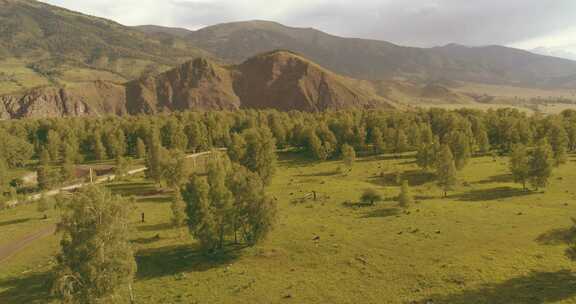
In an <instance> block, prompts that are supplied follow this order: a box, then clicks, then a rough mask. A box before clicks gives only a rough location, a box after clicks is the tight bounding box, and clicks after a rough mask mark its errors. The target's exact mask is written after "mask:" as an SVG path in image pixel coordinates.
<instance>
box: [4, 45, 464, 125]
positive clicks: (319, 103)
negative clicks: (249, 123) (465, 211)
mask: <svg viewBox="0 0 576 304" xmlns="http://www.w3.org/2000/svg"><path fill="white" fill-rule="evenodd" d="M411 100H418V101H420V102H426V103H431V104H434V103H441V102H443V101H444V100H450V102H453V103H471V102H473V101H472V99H471V98H469V97H467V96H465V95H462V94H459V93H455V92H452V91H451V90H449V89H447V88H444V87H441V86H440V85H434V86H433V85H432V84H430V85H428V86H419V85H417V84H414V83H410V82H406V81H403V82H400V81H392V80H390V81H379V82H371V81H367V80H358V79H353V78H350V77H346V76H342V75H339V74H336V73H334V72H332V71H330V70H327V69H325V68H323V67H321V66H320V65H318V64H316V63H314V62H312V61H310V60H308V59H306V58H305V57H303V56H301V55H299V54H296V53H294V52H290V51H282V50H277V51H273V52H268V53H264V54H260V55H257V56H254V57H252V58H249V59H248V60H246V61H244V62H243V63H241V64H238V65H221V64H219V63H217V62H215V61H213V60H210V59H206V58H197V59H195V60H192V61H189V62H186V63H184V64H182V65H180V66H178V67H176V68H174V69H171V70H169V71H166V72H163V73H160V74H158V75H156V76H145V77H141V78H139V79H137V80H133V81H129V82H127V83H125V84H121V85H119V84H115V83H111V82H105V81H95V82H88V83H84V84H82V85H79V86H75V87H68V88H58V87H43V88H38V89H34V90H31V91H28V92H24V93H19V94H8V95H3V96H0V119H10V118H21V117H54V116H56V117H60V116H85V115H94V116H101V115H107V114H113V115H125V114H152V113H160V112H172V111H184V110H235V109H239V108H250V109H267V108H272V109H278V110H283V111H288V110H300V111H310V112H314V111H325V110H339V109H347V108H380V109H386V108H388V109H392V108H395V109H401V108H405V107H406V105H407V104H409V103H410V101H411Z"/></svg>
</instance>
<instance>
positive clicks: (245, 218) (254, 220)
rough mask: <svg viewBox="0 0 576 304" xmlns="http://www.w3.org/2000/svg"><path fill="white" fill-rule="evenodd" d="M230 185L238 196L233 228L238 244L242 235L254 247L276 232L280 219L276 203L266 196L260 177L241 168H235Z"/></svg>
mask: <svg viewBox="0 0 576 304" xmlns="http://www.w3.org/2000/svg"><path fill="white" fill-rule="evenodd" d="M227 185H228V188H229V189H230V191H232V193H233V194H234V206H233V209H234V211H233V217H232V221H233V222H232V228H233V230H234V241H235V242H236V243H237V242H238V238H237V234H238V232H240V233H242V236H243V238H244V240H245V241H246V242H247V243H248V244H250V245H254V244H256V243H258V242H259V241H261V240H263V239H264V238H265V237H266V236H267V235H268V233H269V232H270V231H271V230H272V227H273V225H274V222H275V219H276V213H277V211H276V203H275V202H274V200H272V199H270V198H269V197H267V196H266V194H265V192H264V185H263V183H262V181H261V180H260V178H259V177H258V175H257V174H256V173H254V172H251V171H250V170H248V169H246V168H245V167H243V166H241V165H239V164H233V165H232V170H231V171H230V174H229V175H228V178H227Z"/></svg>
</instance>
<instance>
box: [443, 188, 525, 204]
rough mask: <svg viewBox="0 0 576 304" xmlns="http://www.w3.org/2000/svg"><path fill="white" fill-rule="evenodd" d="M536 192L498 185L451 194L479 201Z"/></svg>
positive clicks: (467, 200)
mask: <svg viewBox="0 0 576 304" xmlns="http://www.w3.org/2000/svg"><path fill="white" fill-rule="evenodd" d="M532 194H536V193H535V192H532V191H525V190H522V189H519V188H512V187H497V188H490V189H480V190H472V191H468V192H465V193H462V194H454V195H450V196H449V197H450V198H453V199H457V200H460V201H466V202H479V201H492V200H498V199H506V198H511V197H518V196H527V195H532Z"/></svg>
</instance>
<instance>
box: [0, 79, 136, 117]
mask: <svg viewBox="0 0 576 304" xmlns="http://www.w3.org/2000/svg"><path fill="white" fill-rule="evenodd" d="M125 100H126V97H125V90H124V87H123V86H121V85H116V84H111V83H105V82H93V83H89V84H85V85H82V86H78V87H74V88H57V87H44V88H38V89H34V90H31V91H28V92H25V93H22V94H14V95H5V96H0V118H2V119H11V118H46V117H64V116H88V115H94V116H99V115H105V114H115V115H122V114H125V113H126V107H125Z"/></svg>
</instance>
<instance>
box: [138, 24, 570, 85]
mask: <svg viewBox="0 0 576 304" xmlns="http://www.w3.org/2000/svg"><path fill="white" fill-rule="evenodd" d="M139 29H140V30H142V31H144V32H149V33H150V32H151V30H150V29H147V28H142V27H139ZM153 31H154V32H164V33H169V31H168V30H162V29H159V28H158V27H156V28H155V29H154V30H153ZM179 36H180V37H182V38H184V39H188V40H189V41H190V42H191V43H192V44H193V45H195V46H197V47H199V48H202V49H204V50H207V51H209V52H211V53H213V54H215V55H216V56H218V57H219V58H222V59H224V60H227V61H229V62H239V61H242V60H245V59H247V58H249V57H251V56H253V55H254V54H258V53H262V52H267V51H270V50H274V49H289V50H293V51H296V52H298V53H301V54H303V55H304V56H306V57H308V58H310V59H311V60H313V61H315V62H317V63H319V64H320V65H322V66H324V67H326V68H328V69H331V70H333V71H335V72H337V73H340V74H343V75H347V76H350V77H355V78H360V79H369V80H381V79H389V78H392V77H402V78H405V79H412V80H419V81H424V82H426V81H434V80H437V79H450V80H459V81H470V82H482V83H490V84H506V85H524V86H557V87H570V86H572V85H573V83H571V82H569V83H564V82H563V81H562V79H563V78H565V77H571V76H574V75H576V62H575V61H571V60H567V59H561V58H555V57H548V56H542V55H537V54H533V53H530V52H527V51H523V50H519V49H513V48H508V47H502V46H485V47H466V46H461V45H457V44H449V45H446V46H442V47H434V48H415V47H406V46H399V45H395V44H393V43H390V42H386V41H378V40H369V39H359V38H342V37H338V36H334V35H330V34H327V33H324V32H322V31H319V30H316V29H312V28H295V27H288V26H284V25H282V24H279V23H276V22H270V21H259V20H257V21H247V22H232V23H225V24H218V25H214V26H209V27H206V28H203V29H200V30H197V31H189V33H188V35H184V32H179Z"/></svg>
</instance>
